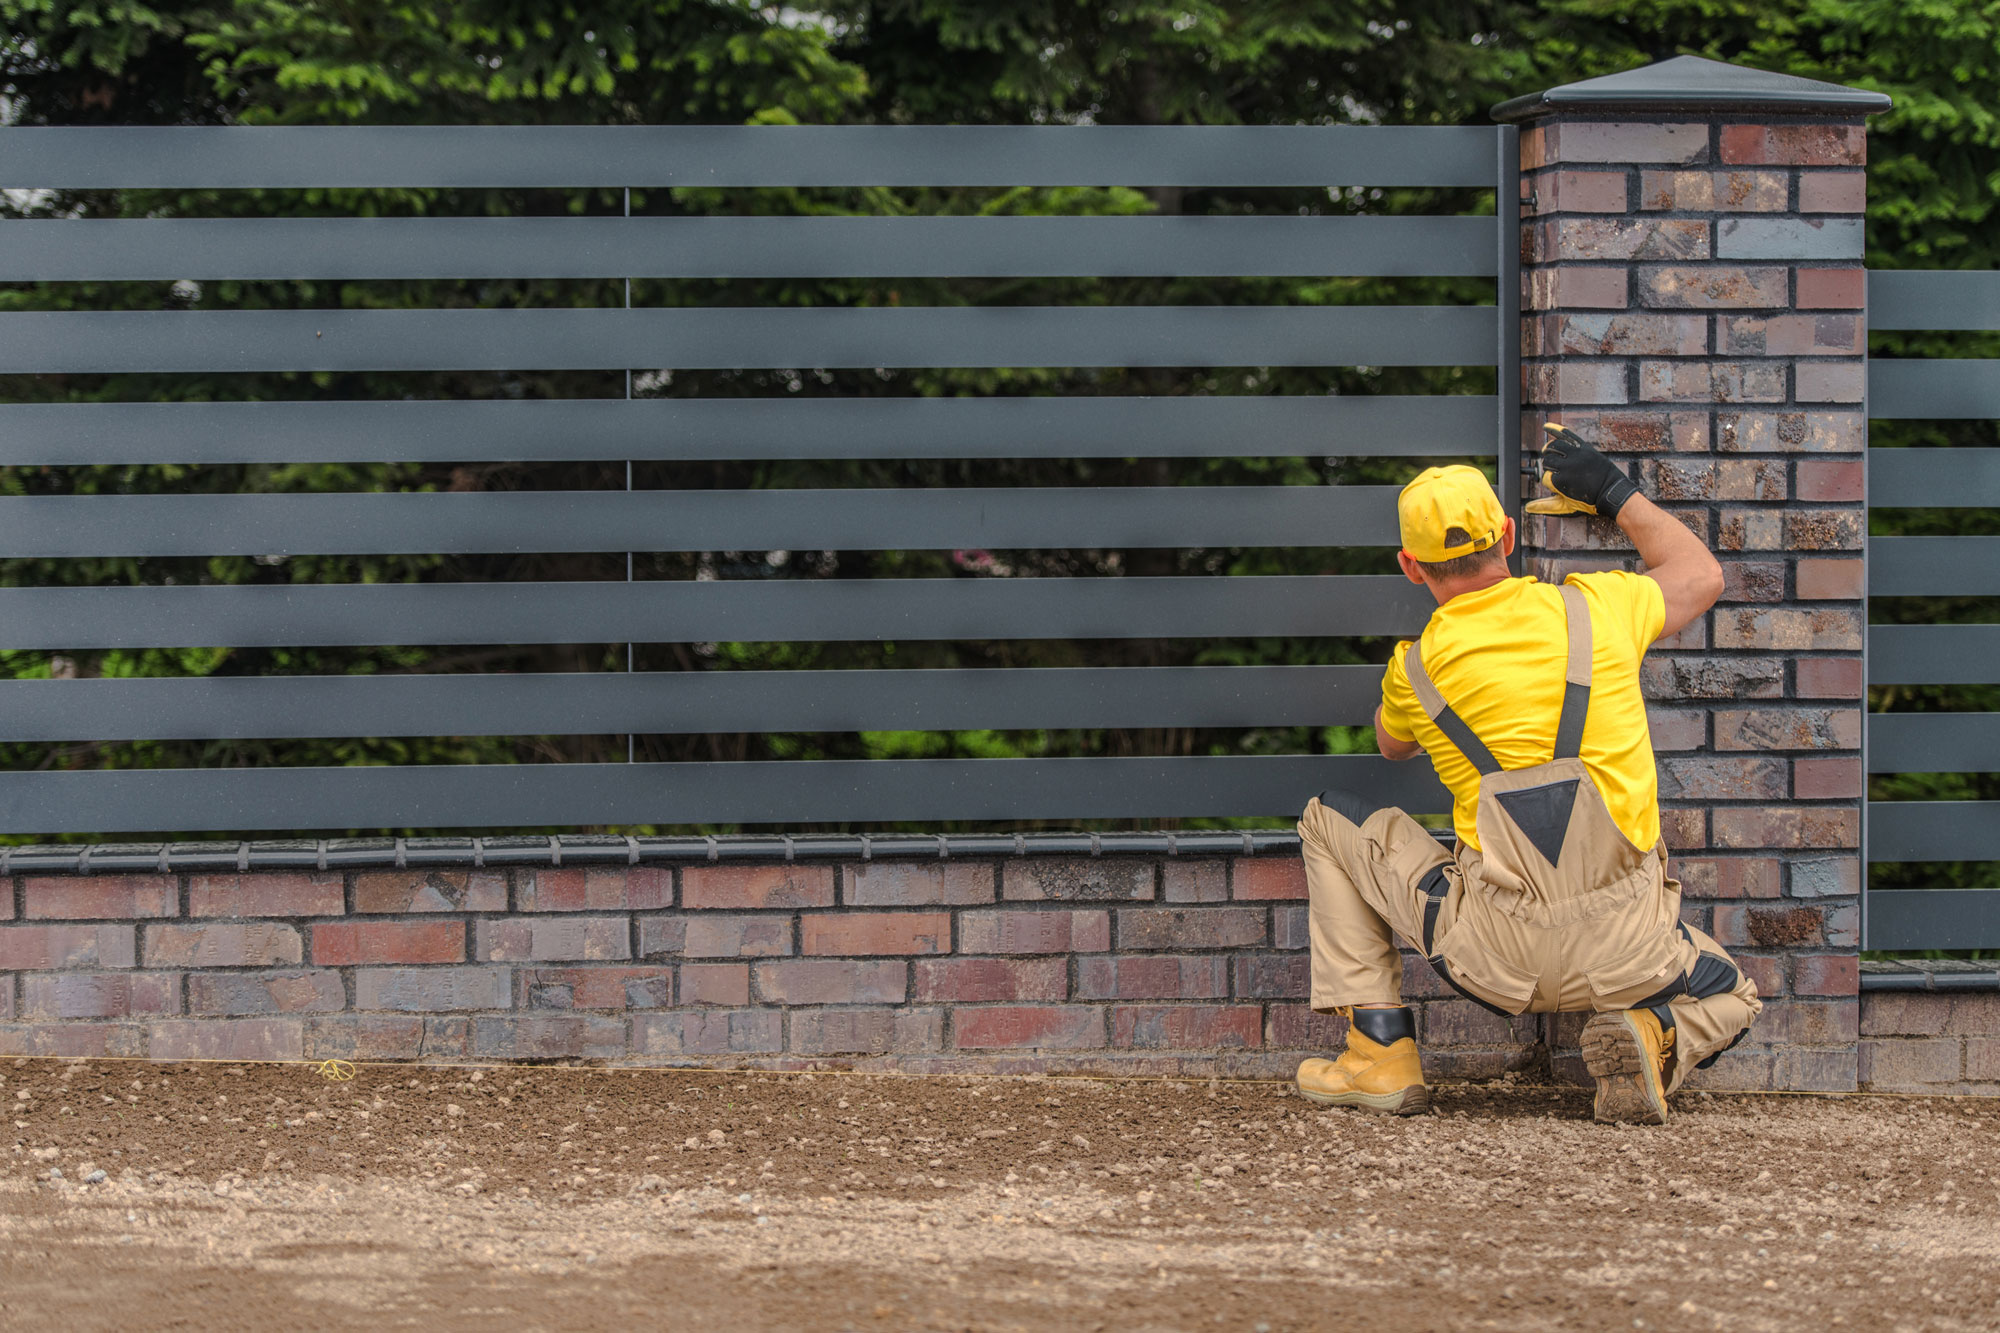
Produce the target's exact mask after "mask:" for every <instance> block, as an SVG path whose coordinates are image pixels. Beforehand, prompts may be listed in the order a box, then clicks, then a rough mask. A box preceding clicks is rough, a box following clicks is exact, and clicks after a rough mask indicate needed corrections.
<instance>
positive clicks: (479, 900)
mask: <svg viewBox="0 0 2000 1333" xmlns="http://www.w3.org/2000/svg"><path fill="white" fill-rule="evenodd" d="M354 910H355V911H357V912H396V913H402V912H504V911H506V910H507V876H506V874H505V872H503V871H498V870H382V871H371V872H369V873H367V874H362V875H356V876H355V877H354Z"/></svg>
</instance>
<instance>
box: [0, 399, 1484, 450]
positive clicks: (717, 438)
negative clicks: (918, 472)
mask: <svg viewBox="0 0 2000 1333" xmlns="http://www.w3.org/2000/svg"><path fill="white" fill-rule="evenodd" d="M1495 402H1496V400H1495V399H1493V398H1491V397H1488V396H1484V395H1477V396H1475V395H1464V396H1454V397H1435V398H1422V397H1403V396H1386V395H1385V396H1383V397H1365V398H1347V397H1334V396H1325V397H1306V396H1303V395H1287V396H1283V397H1235V398H1138V397H1103V398H1075V397H1038V398H803V399H772V398H656V399H641V400H639V401H636V402H626V401H623V400H619V399H566V400H553V401H531V402H483V401H456V402H454V401H444V400H439V401H431V402H282V403H15V404H0V466H12V467H20V466H34V465H49V464H54V465H70V466H82V465H89V464H104V463H263V462H467V461H474V460H494V461H501V460H522V461H536V462H540V461H548V460H566V459H602V458H635V459H711V458H1129V457H1151V458H1209V457H1214V458H1225V457H1264V456H1266V455H1274V454H1275V455H1288V454H1310V455H1320V454H1337V455H1344V456H1351V457H1364V456H1382V457H1387V456H1392V455H1393V456H1399V457H1407V456H1425V455H1447V454H1485V455H1490V454H1492V453H1493V452H1494V448H1495V443H1494V433H1495V429H1496V427H1495V424H1494V414H1495Z"/></svg>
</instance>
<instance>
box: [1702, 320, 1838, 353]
mask: <svg viewBox="0 0 2000 1333" xmlns="http://www.w3.org/2000/svg"><path fill="white" fill-rule="evenodd" d="M1717 323H1718V324H1720V325H1721V328H1720V329H1719V330H1718V331H1717V332H1718V335H1719V337H1720V340H1721V351H1722V352H1723V353H1724V354H1725V355H1730V356H1744V355H1749V356H1860V355H1861V354H1862V353H1863V352H1864V351H1866V350H1867V348H1866V345H1865V343H1864V341H1863V339H1862V334H1861V317H1860V316H1859V315H1744V316H1738V317H1733V318H1724V319H1721V320H1718V321H1717Z"/></svg>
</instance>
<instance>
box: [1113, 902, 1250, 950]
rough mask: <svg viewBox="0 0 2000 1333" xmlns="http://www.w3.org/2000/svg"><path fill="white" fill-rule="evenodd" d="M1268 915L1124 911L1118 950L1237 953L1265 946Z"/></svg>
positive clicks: (1239, 910)
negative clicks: (1240, 949)
mask: <svg viewBox="0 0 2000 1333" xmlns="http://www.w3.org/2000/svg"><path fill="white" fill-rule="evenodd" d="M1265 938H1266V936H1265V914H1264V912H1263V910H1262V909H1261V908H1254V907H1185V908H1183V907H1125V908H1120V909H1119V912H1118V947H1119V948H1120V949H1121V950H1127V949H1235V948H1242V947H1245V946H1247V945H1256V944H1262V943H1264V940H1265Z"/></svg>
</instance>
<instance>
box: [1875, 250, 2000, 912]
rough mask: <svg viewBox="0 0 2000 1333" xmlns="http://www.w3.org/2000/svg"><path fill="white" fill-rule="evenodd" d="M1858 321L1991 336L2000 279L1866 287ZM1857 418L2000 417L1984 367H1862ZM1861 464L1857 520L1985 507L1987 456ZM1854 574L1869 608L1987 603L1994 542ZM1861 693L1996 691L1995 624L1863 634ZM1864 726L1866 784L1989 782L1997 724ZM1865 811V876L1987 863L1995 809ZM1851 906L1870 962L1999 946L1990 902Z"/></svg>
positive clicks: (1996, 586)
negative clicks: (1862, 398)
mask: <svg viewBox="0 0 2000 1333" xmlns="http://www.w3.org/2000/svg"><path fill="white" fill-rule="evenodd" d="M1868 322H1869V328H1870V329H1871V331H1874V332H1897V331H1937V332H1990V331H1995V330H2000V273H1964V272H1922V271H1884V272H1877V273H1871V274H1870V275H1869V278H1868ZM1868 413H1869V416H1870V417H1871V418H1874V419H1877V420H1888V421H1910V420H1920V421H1965V420H1981V419H1989V418H2000V360H1985V359H1975V358H1956V359H1953V358H1942V359H1930V360H1920V359H1904V360H1888V359H1871V360H1870V362H1869V365H1868ZM1868 463H1869V467H1868V504H1869V506H1870V508H1871V509H1874V508H1897V509H2000V449H1992V448H1895V449H1872V450H1871V451H1870V453H1869V458H1868ZM1867 560H1868V595H1869V597H1870V598H1880V597H1926V598H1953V597H1995V596H2000V537H1995V536H1884V537H1873V536H1871V537H1870V538H1869V539H1868V556H1867ZM1983 614H1987V613H1986V612H1984V611H1978V610H1975V611H1974V612H1972V614H1971V615H1968V616H1965V617H1964V618H1966V619H1972V618H1975V617H1977V616H1979V615H1983ZM1867 680H1868V685H1869V687H1870V689H1871V691H1872V690H1874V689H1875V688H1877V687H1882V686H1903V685H1907V686H1951V687H1960V686H1983V685H2000V624H1976V623H1960V624H1945V623H1940V624H1871V625H1870V627H1869V630H1868V640H1867ZM1947 697H1949V696H1947ZM1866 726H1867V732H1866V737H1865V745H1864V749H1865V751H1866V755H1867V768H1868V772H1869V773H1870V774H1871V775H1873V774H1950V773H1970V774H1992V773H1996V772H2000V713H1993V712H1963V711H1909V712H1898V711H1887V712H1871V713H1870V714H1868V715H1867V719H1866ZM1867 812H1868V818H1867V832H1866V835H1865V837H1866V843H1865V847H1866V855H1867V861H1868V864H1869V867H1870V868H1871V869H1872V867H1874V866H1877V865H1883V864H1892V863H1924V862H1992V861H1995V860H1996V859H2000V800H1931V801H1926V800H1894V801H1871V802H1870V803H1869V804H1868V807H1867ZM1989 868H1990V867H1989ZM1862 901H1863V905H1864V910H1865V913H1866V916H1865V938H1864V943H1865V945H1866V947H1868V948H1871V949H1887V950H1916V949H1973V948H1994V947H1996V946H2000V889H1986V888H1896V889H1892V890H1880V891H1874V892H1869V893H1866V894H1864V896H1863V900H1862Z"/></svg>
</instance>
